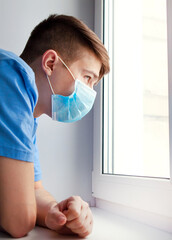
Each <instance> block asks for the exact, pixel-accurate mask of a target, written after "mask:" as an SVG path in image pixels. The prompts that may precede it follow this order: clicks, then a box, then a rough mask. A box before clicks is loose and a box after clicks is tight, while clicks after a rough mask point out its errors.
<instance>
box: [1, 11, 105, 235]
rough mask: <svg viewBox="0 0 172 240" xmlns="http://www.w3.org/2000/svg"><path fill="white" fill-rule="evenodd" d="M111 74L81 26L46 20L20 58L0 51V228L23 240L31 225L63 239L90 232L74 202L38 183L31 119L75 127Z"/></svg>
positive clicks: (80, 205) (83, 207)
mask: <svg viewBox="0 0 172 240" xmlns="http://www.w3.org/2000/svg"><path fill="white" fill-rule="evenodd" d="M108 71H109V58H108V55H107V52H106V50H105V48H104V46H103V44H102V43H101V41H100V40H99V39H98V37H97V36H96V35H95V34H94V33H93V32H92V31H91V30H90V29H89V28H88V27H87V26H86V25H85V24H84V23H82V22H81V21H79V20H77V19H76V18H74V17H70V16H64V15H59V16H57V15H51V16H50V17H49V18H48V19H46V20H44V21H43V22H41V23H40V24H39V25H38V26H37V27H36V28H35V29H34V30H33V32H32V33H31V36H30V38H29V40H28V42H27V44H26V47H25V49H24V51H23V53H22V54H21V56H20V57H18V56H16V55H15V54H13V53H11V52H7V51H5V50H0V227H1V229H2V230H4V231H6V232H8V233H9V234H10V235H11V236H12V237H23V236H25V235H26V234H27V233H28V232H29V231H30V230H31V229H33V228H34V226H35V224H36V223H37V224H38V225H40V226H44V227H47V228H49V229H52V230H55V231H57V232H58V233H62V234H78V235H79V236H80V237H85V236H87V235H88V234H89V233H91V230H92V225H93V219H92V214H91V211H90V208H89V206H88V204H87V203H86V202H84V201H83V200H82V199H81V198H80V197H78V196H73V197H69V198H68V199H66V200H64V201H62V202H60V203H58V202H57V201H56V200H55V199H54V198H53V197H52V196H51V195H50V194H49V193H48V192H47V191H46V190H45V189H44V188H43V186H42V183H41V171H40V164H39V159H38V151H37V146H36V127H37V118H38V117H39V116H40V115H41V114H43V113H45V114H47V115H49V116H50V117H52V118H53V119H54V120H57V121H62V122H74V121H77V120H80V119H81V118H82V117H84V116H85V115H86V114H87V113H88V112H89V111H90V109H91V108H92V106H93V103H94V100H95V97H96V92H95V91H94V90H93V86H94V85H95V84H97V83H98V81H99V80H100V79H101V78H102V76H103V75H104V74H106V73H108Z"/></svg>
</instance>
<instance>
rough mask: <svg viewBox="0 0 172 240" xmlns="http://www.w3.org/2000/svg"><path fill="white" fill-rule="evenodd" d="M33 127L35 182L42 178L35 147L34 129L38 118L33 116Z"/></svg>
mask: <svg viewBox="0 0 172 240" xmlns="http://www.w3.org/2000/svg"><path fill="white" fill-rule="evenodd" d="M34 123H35V127H34V132H35V134H34V138H33V144H34V153H35V156H34V174H35V182H37V181H39V180H41V178H42V172H41V166H40V162H39V152H38V147H37V141H36V129H37V126H38V120H37V119H36V118H35V119H34Z"/></svg>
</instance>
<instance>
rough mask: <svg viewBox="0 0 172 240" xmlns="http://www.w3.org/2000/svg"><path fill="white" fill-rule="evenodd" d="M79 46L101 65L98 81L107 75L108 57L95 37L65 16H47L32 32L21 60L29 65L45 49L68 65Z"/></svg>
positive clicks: (87, 29)
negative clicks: (53, 51) (93, 56)
mask: <svg viewBox="0 0 172 240" xmlns="http://www.w3.org/2000/svg"><path fill="white" fill-rule="evenodd" d="M80 46H84V47H87V48H89V49H90V50H91V51H93V52H94V53H95V55H96V56H97V57H98V59H99V60H100V61H101V63H102V67H101V69H100V75H99V79H100V78H101V77H102V76H103V75H104V74H106V73H108V72H109V57H108V54H107V51H106V49H105V47H104V46H103V44H102V42H101V41H100V39H99V38H98V37H97V35H96V34H95V33H94V32H93V31H92V30H91V29H90V28H88V27H87V26H86V25H85V24H84V23H83V22H82V21H80V20H79V19H76V18H75V17H72V16H66V15H56V14H54V15H50V16H49V17H48V18H47V19H45V20H43V21H42V22H41V23H39V24H38V25H37V26H36V27H35V28H34V30H33V31H32V33H31V35H30V37H29V39H28V42H27V43H26V46H25V48H24V50H23V52H22V54H21V58H23V59H24V60H25V61H26V62H27V63H28V64H29V63H32V62H33V61H34V60H35V59H36V58H38V57H39V56H41V55H43V54H44V52H45V51H47V50H48V49H53V50H55V51H57V53H58V54H59V55H60V56H61V57H62V58H63V59H64V61H65V62H66V63H68V64H69V62H72V61H74V60H76V58H77V56H78V51H79V47H80ZM77 50H78V51H77Z"/></svg>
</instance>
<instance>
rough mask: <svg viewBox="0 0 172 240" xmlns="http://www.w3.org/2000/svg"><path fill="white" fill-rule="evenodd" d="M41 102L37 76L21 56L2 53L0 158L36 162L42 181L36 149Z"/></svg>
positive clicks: (36, 172) (0, 50)
mask: <svg viewBox="0 0 172 240" xmlns="http://www.w3.org/2000/svg"><path fill="white" fill-rule="evenodd" d="M37 100H38V91H37V87H36V83H35V75H34V72H33V71H32V69H31V68H30V67H29V66H28V65H27V64H26V63H25V62H24V61H23V60H22V59H21V58H20V57H18V56H17V55H15V54H14V53H11V52H7V51H5V50H2V49H0V156H4V157H8V158H12V159H17V160H21V161H27V162H33V163H34V173H35V181H38V180H40V179H41V169H40V163H39V156H38V149H37V145H36V129H37V124H38V123H37V119H36V118H34V116H33V112H34V108H35V106H36V103H37Z"/></svg>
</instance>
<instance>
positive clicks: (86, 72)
mask: <svg viewBox="0 0 172 240" xmlns="http://www.w3.org/2000/svg"><path fill="white" fill-rule="evenodd" d="M56 65H57V66H56V68H55V69H54V71H53V74H52V76H51V79H52V86H53V89H54V92H55V94H60V95H64V96H68V95H70V94H71V93H72V92H73V91H74V88H75V80H74V79H73V77H72V75H71V73H70V72H69V70H68V69H67V68H66V67H65V66H64V64H63V63H62V62H61V61H58V64H56ZM68 67H69V69H70V70H71V72H72V73H73V75H74V77H75V79H79V80H80V81H82V82H84V83H85V84H86V85H87V86H89V87H90V88H93V87H94V85H95V84H96V83H97V81H98V79H99V72H100V68H101V62H100V60H99V59H98V58H97V56H96V55H95V54H94V53H93V52H92V51H90V50H88V49H85V48H84V49H83V50H82V53H81V55H80V57H79V59H78V60H76V61H75V62H73V63H72V64H71V65H70V66H68Z"/></svg>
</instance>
